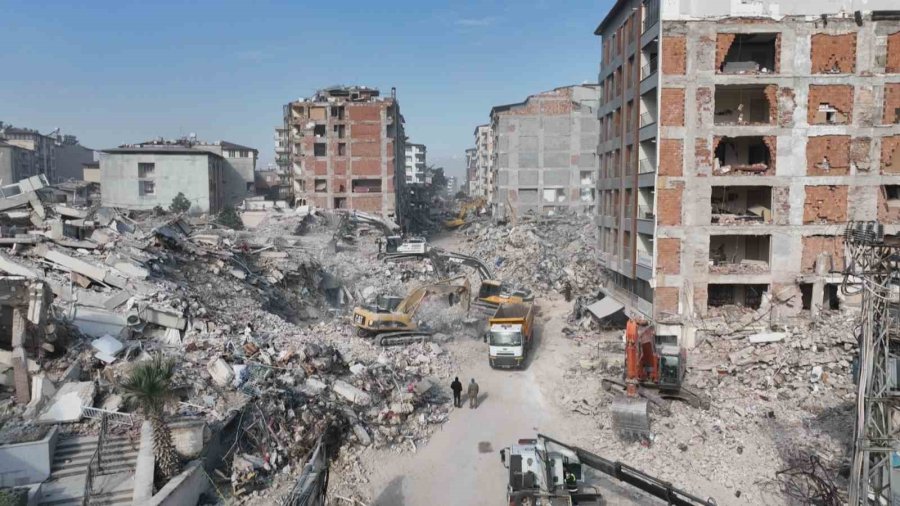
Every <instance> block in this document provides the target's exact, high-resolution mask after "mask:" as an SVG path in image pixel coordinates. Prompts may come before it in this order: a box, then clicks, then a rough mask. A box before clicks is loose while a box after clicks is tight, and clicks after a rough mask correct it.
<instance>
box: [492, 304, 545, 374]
mask: <svg viewBox="0 0 900 506" xmlns="http://www.w3.org/2000/svg"><path fill="white" fill-rule="evenodd" d="M533 330H534V304H532V303H530V302H524V303H523V302H520V303H511V304H501V305H500V307H498V308H497V312H496V313H494V316H492V317H491V318H490V319H489V320H488V332H487V336H486V340H487V341H488V360H489V362H490V364H491V367H493V368H498V367H503V368H516V369H521V368H522V367H524V366H525V358H526V357H527V356H528V351H529V350H530V349H531V342H532V339H531V337H532V332H533Z"/></svg>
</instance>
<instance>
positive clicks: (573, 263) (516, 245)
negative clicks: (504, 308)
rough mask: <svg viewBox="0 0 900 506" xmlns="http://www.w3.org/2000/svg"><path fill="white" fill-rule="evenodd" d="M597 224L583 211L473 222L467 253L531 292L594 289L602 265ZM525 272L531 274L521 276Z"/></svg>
mask: <svg viewBox="0 0 900 506" xmlns="http://www.w3.org/2000/svg"><path fill="white" fill-rule="evenodd" d="M595 230H596V227H595V226H594V225H592V224H591V222H590V220H585V219H584V218H583V217H581V218H580V219H579V218H577V217H574V218H573V217H558V218H543V219H537V220H534V221H530V222H522V223H519V224H517V225H515V226H507V227H499V226H494V225H491V224H482V223H476V224H474V225H473V226H471V227H469V228H468V229H466V232H465V233H466V237H467V240H468V243H467V248H468V250H469V251H467V252H466V253H468V254H470V255H473V256H476V257H478V258H481V259H483V260H484V261H485V262H487V263H488V264H490V265H491V266H493V267H494V269H495V270H496V271H497V274H498V275H499V276H500V277H501V278H502V279H503V280H504V281H510V282H512V283H514V284H518V285H523V286H525V287H526V288H529V289H531V290H532V291H535V292H536V293H541V292H546V291H548V290H550V289H552V290H556V291H557V292H560V293H564V292H565V291H566V290H569V289H570V290H571V291H572V293H573V294H578V293H591V294H596V291H597V290H596V289H597V288H598V287H599V283H598V281H599V279H600V277H599V276H598V275H597V273H598V272H600V270H601V266H600V264H599V263H598V256H597V242H596V236H595ZM525 273H530V277H528V278H522V277H521V276H523V275H524V274H525Z"/></svg>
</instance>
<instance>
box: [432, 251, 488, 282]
mask: <svg viewBox="0 0 900 506" xmlns="http://www.w3.org/2000/svg"><path fill="white" fill-rule="evenodd" d="M431 255H432V259H436V260H437V261H438V262H443V261H451V262H456V263H460V264H463V265H467V266H469V267H472V268H474V269H475V270H476V271H477V272H478V276H479V277H481V281H484V280H486V279H494V273H493V272H492V271H491V269H490V267H488V266H487V264H485V263H484V262H482V261H481V260H479V259H477V258H475V257H473V256H469V255H463V254H462V253H456V252H453V251H446V250H442V249H439V248H432V250H431Z"/></svg>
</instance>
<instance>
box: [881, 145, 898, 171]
mask: <svg viewBox="0 0 900 506" xmlns="http://www.w3.org/2000/svg"><path fill="white" fill-rule="evenodd" d="M881 172H882V173H884V174H900V135H892V136H890V137H882V138H881Z"/></svg>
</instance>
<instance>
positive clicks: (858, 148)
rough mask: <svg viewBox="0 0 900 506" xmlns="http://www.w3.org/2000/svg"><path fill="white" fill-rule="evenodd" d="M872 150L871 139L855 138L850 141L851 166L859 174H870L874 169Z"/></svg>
mask: <svg viewBox="0 0 900 506" xmlns="http://www.w3.org/2000/svg"><path fill="white" fill-rule="evenodd" d="M871 149H872V139H871V138H869V137H854V138H853V139H852V140H851V141H850V166H851V167H855V168H856V171H857V172H868V171H869V169H871V168H872V160H871V157H870V156H869V151H871Z"/></svg>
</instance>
